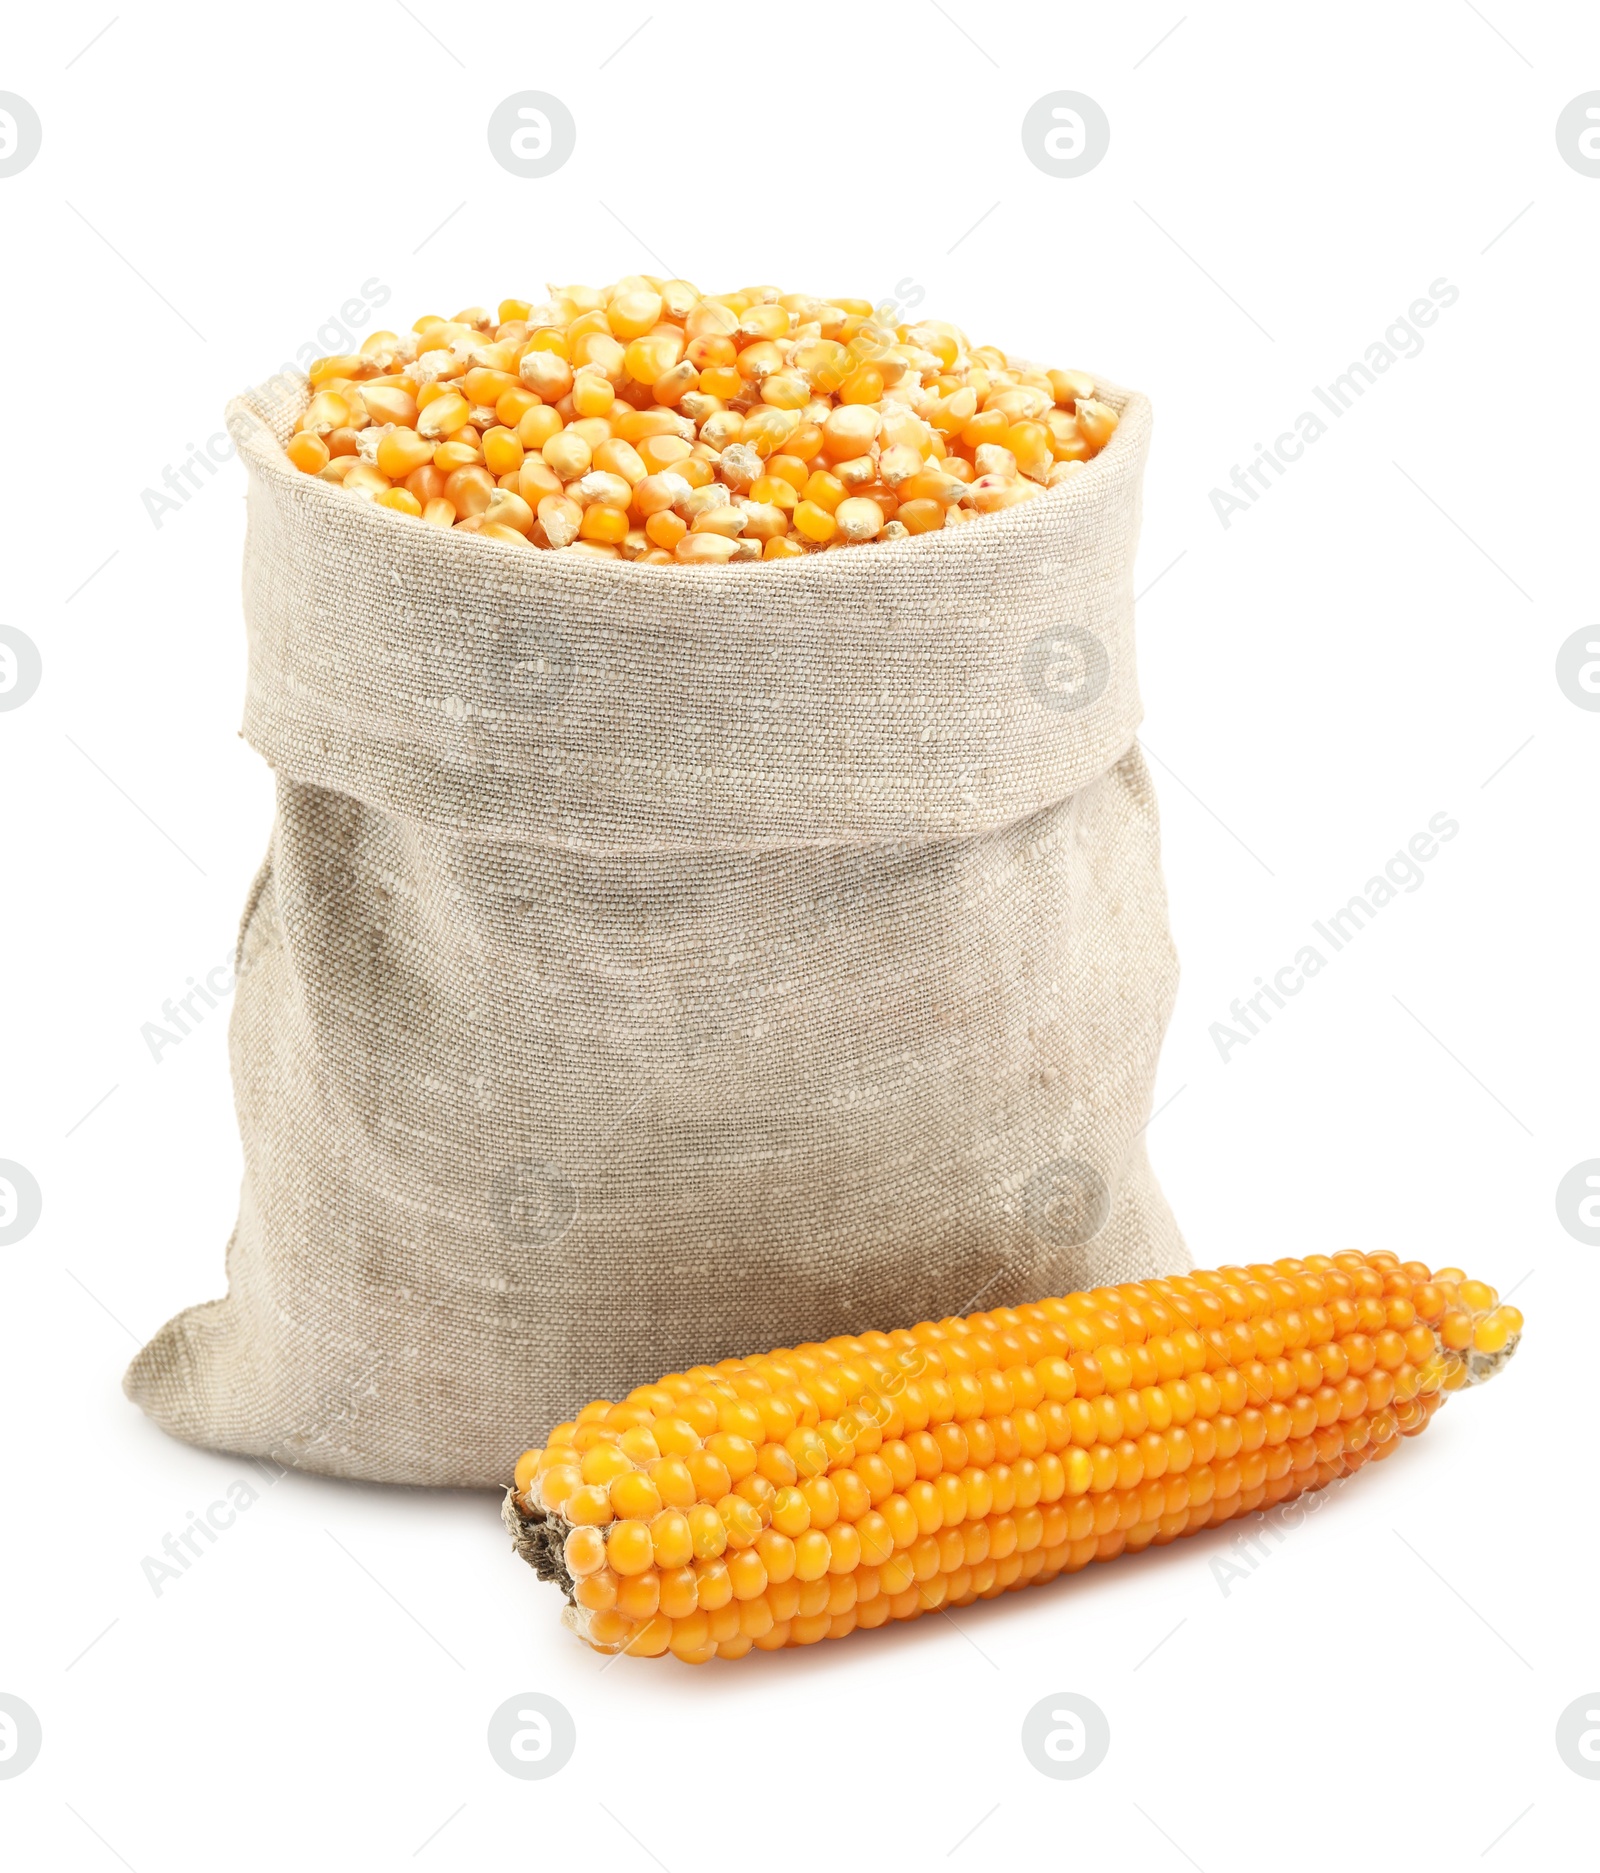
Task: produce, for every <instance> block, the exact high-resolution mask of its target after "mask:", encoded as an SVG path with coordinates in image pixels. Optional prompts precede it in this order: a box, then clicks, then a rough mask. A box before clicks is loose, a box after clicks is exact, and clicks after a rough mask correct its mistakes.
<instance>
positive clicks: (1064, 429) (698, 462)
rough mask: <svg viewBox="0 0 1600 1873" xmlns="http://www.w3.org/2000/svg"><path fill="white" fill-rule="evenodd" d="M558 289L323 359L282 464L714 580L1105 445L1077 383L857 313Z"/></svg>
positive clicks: (556, 542)
mask: <svg viewBox="0 0 1600 1873" xmlns="http://www.w3.org/2000/svg"><path fill="white" fill-rule="evenodd" d="M549 292H550V297H549V300H548V301H547V302H546V303H545V304H543V305H534V304H532V303H531V302H530V301H528V300H524V299H506V300H502V301H501V303H500V307H499V312H498V315H495V314H492V313H490V312H489V311H488V310H487V309H486V308H485V307H483V306H468V307H467V308H466V310H465V311H462V312H458V313H457V314H456V316H455V317H454V318H453V319H441V318H437V317H433V316H429V317H425V318H421V319H418V320H417V322H416V324H415V325H414V326H413V327H412V329H411V330H410V331H409V332H407V333H405V334H404V335H403V336H402V335H400V334H397V333H395V332H374V333H372V334H371V336H370V337H368V338H367V339H366V341H365V342H364V343H363V345H362V347H361V350H360V352H359V353H352V354H350V355H347V356H342V357H330V358H319V359H318V360H317V361H316V363H314V364H313V365H312V367H311V371H310V377H311V391H312V395H311V399H310V402H309V404H308V405H307V407H306V410H305V412H304V413H303V414H302V416H301V417H300V418H299V420H298V422H297V423H296V425H295V433H294V435H293V436H292V437H291V438H290V441H289V444H288V455H289V459H290V461H292V462H293V463H294V465H295V467H296V468H299V469H301V470H303V471H304V472H305V473H306V474H308V475H319V476H320V477H321V478H322V479H323V480H324V481H331V482H334V483H336V484H338V485H339V486H340V487H342V488H343V489H344V490H345V491H346V492H347V493H349V494H351V495H354V496H356V497H358V498H360V499H362V500H367V501H373V502H376V503H378V504H379V505H380V506H383V507H388V508H391V509H393V510H394V511H395V512H396V513H400V514H406V515H409V516H411V517H412V518H413V519H419V520H422V521H424V522H425V523H427V524H428V525H430V526H435V527H452V528H454V529H455V530H456V531H457V532H467V533H478V534H482V535H484V536H485V537H487V538H489V539H493V540H500V541H504V542H506V543H507V544H510V545H514V546H536V547H544V548H547V549H549V548H559V549H562V550H564V551H566V552H569V553H583V554H589V555H593V556H597V557H601V558H607V559H619V558H620V559H630V560H636V561H638V562H639V563H640V564H641V565H668V564H673V563H682V562H689V563H696V564H725V563H727V562H728V561H730V560H749V559H785V558H791V557H795V556H797V555H799V554H803V553H810V552H816V551H819V550H824V549H828V548H831V547H837V546H853V545H858V544H861V543H863V542H866V541H870V540H891V539H903V538H905V537H906V536H907V535H908V534H913V533H931V532H935V531H937V530H939V529H940V528H945V527H954V526H960V525H963V524H966V523H968V522H971V521H973V520H976V519H978V518H979V517H980V516H982V515H984V514H990V513H994V512H997V511H998V510H999V509H1001V508H1004V507H1011V506H1013V505H1015V504H1016V503H1017V502H1019V501H1027V500H1032V499H1033V498H1035V497H1036V496H1038V495H1040V494H1042V493H1044V492H1045V490H1046V489H1048V488H1053V487H1055V486H1056V485H1057V483H1059V482H1061V481H1064V480H1066V479H1067V478H1068V477H1069V476H1071V475H1075V474H1077V473H1079V472H1081V471H1082V469H1083V468H1084V466H1085V464H1086V463H1087V462H1088V461H1089V460H1090V459H1091V458H1092V457H1093V456H1095V455H1097V454H1098V453H1099V452H1100V450H1101V449H1103V448H1104V447H1105V446H1106V444H1107V442H1109V441H1110V439H1111V436H1112V433H1113V432H1114V431H1115V429H1116V426H1117V416H1116V412H1115V411H1114V410H1113V409H1112V408H1111V407H1110V406H1109V405H1108V404H1106V403H1104V402H1102V401H1100V400H1098V399H1097V398H1096V396H1095V386H1094V383H1093V381H1092V380H1091V379H1090V378H1088V377H1086V376H1084V375H1083V373H1081V372H1078V371H1041V370H1035V369H1032V368H1031V367H1024V366H1022V365H1020V364H1017V363H1014V362H1013V361H1012V360H1010V359H1009V358H1008V357H1007V356H1006V354H1005V353H1004V352H1003V351H999V350H996V349H995V348H994V347H993V346H990V345H978V346H974V345H970V344H969V343H968V341H967V338H966V336H965V334H964V333H963V332H962V331H961V330H960V329H959V328H958V327H957V326H954V325H949V324H946V323H945V322H944V321H943V320H939V319H923V320H920V321H918V322H917V323H915V324H899V323H895V322H893V321H894V319H895V308H894V307H892V306H887V305H886V306H883V307H879V308H876V309H875V308H874V307H873V306H872V304H871V302H870V301H868V300H865V299H837V298H836V299H816V298H812V297H810V296H809V295H807V294H804V293H781V292H779V291H778V289H777V288H776V287H774V286H750V287H746V288H744V289H743V290H742V291H740V292H735V293H715V294H702V293H701V292H700V291H699V289H698V288H697V287H694V286H692V285H690V284H689V282H688V281H687V280H658V279H654V278H652V277H649V276H647V275H643V274H632V275H630V276H629V277H628V278H626V279H622V280H618V281H617V282H616V284H615V285H614V286H608V287H605V288H603V289H597V288H594V287H588V286H562V287H554V286H553V287H551V288H550V289H549Z"/></svg>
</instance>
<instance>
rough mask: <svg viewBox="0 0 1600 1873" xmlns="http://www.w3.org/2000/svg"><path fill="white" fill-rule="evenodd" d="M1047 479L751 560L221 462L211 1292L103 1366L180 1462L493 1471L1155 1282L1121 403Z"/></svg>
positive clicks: (1150, 998) (1131, 520) (1153, 834)
mask: <svg viewBox="0 0 1600 1873" xmlns="http://www.w3.org/2000/svg"><path fill="white" fill-rule="evenodd" d="M1105 394H1106V395H1107V398H1108V400H1109V401H1111V402H1112V403H1113V404H1114V405H1115V406H1116V407H1117V408H1118V409H1119V410H1120V411H1121V413H1122V422H1121V427H1120V428H1119V429H1118V431H1117V434H1116V436H1115V438H1114V439H1113V441H1112V442H1111V444H1110V446H1109V447H1108V448H1107V449H1106V451H1105V452H1104V454H1103V455H1102V456H1101V457H1100V458H1099V459H1098V460H1097V461H1095V462H1094V463H1093V465H1092V466H1091V467H1089V468H1088V469H1087V470H1086V471H1085V472H1084V473H1083V474H1082V475H1081V476H1078V477H1076V478H1075V479H1073V480H1072V481H1070V482H1068V483H1067V484H1066V485H1065V486H1063V487H1062V488H1060V489H1057V490H1056V491H1054V492H1052V493H1051V494H1050V495H1048V496H1047V497H1045V498H1043V499H1040V500H1037V501H1034V502H1031V503H1028V504H1026V505H1023V506H1020V507H1016V508H1012V509H1010V510H1008V511H1006V512H1005V513H1003V514H1000V515H996V516H993V517H990V518H988V519H985V520H984V521H982V522H981V523H973V524H970V525H968V526H966V527H963V528H960V529H951V530H950V531H948V532H945V533H938V534H930V535H924V536H922V537H920V538H916V539H911V540H905V541H901V542H898V543H893V544H879V545H874V546H871V547H864V548H861V549H859V550H854V551H844V552H833V553H826V554H822V555H818V556H814V557H810V558H805V559H797V560H793V561H788V562H780V563H774V564H754V565H749V566H744V565H740V566H732V567H689V566H685V567H639V566H631V565H628V564H626V563H622V562H601V561H597V560H591V559H586V558H581V557H574V556H572V555H568V554H560V555H558V554H553V553H547V552H537V551H529V550H527V549H518V548H515V547H510V546H504V545H499V544H496V543H494V542H490V541H484V540H478V539H471V538H467V537H464V536H461V535H453V534H451V533H449V532H438V531H436V530H434V529H433V528H431V527H424V526H422V525H420V524H418V523H416V522H414V521H408V520H405V519H402V518H401V517H400V516H398V515H395V514H391V513H389V512H387V511H385V510H384V509H381V508H377V507H373V506H370V505H366V504H363V503H360V502H357V501H355V500H352V499H350V498H349V497H348V496H345V495H343V494H341V493H340V492H339V491H338V490H336V489H335V488H333V487H330V486H329V485H328V484H326V483H324V482H322V481H319V480H316V479H313V478H311V477H308V476H305V475H302V474H300V473H298V472H297V471H296V470H295V469H294V468H292V467H291V466H290V465H289V463H288V461H287V460H286V458H285V457H284V455H283V454H282V450H281V444H282V442H283V440H284V439H285V438H286V436H287V435H288V433H289V428H290V424H291V422H292V420H293V417H294V415H295V414H296V413H297V411H298V409H299V407H300V406H301V401H302V398H303V392H300V391H296V390H294V389H293V388H292V387H285V386H282V385H281V384H280V385H279V386H277V387H276V389H269V391H267V392H258V393H256V394H255V395H254V396H252V397H247V398H243V399H240V400H238V401H236V402H235V403H234V404H233V405H231V406H230V410H229V421H230V428H231V430H232V433H233V435H234V437H235V439H236V441H237V443H238V446H239V451H240V455H241V457H242V459H243V460H244V463H245V465H246V468H247V469H248V471H249V479H250V495H249V536H248V540H247V543H246V548H245V576H244V603H245V615H246V618H247V620H248V624H249V632H250V675H249V689H248V697H247V702H246V709H245V734H246V736H247V737H248V739H249V741H250V743H251V745H252V746H253V747H255V748H256V749H257V750H258V751H259V752H260V753H261V754H262V755H263V756H264V757H265V758H266V759H267V761H269V762H270V763H271V765H272V767H273V769H274V770H275V773H276V776H277V817H276V820H275V823H274V826H273V834H272V843H271V849H270V851H269V854H268V857H267V861H266V864H265V865H264V867H263V868H262V871H261V874H260V877H259V879H258V880H257V883H256V886H255V888H254V890H253V891H252V893H251V897H250V903H249V905H248V907H247V909H246V913H245V918H244V923H243V927H242V930H241V937H240V959H239V987H238V991H237V997H236V1006H235V1008H234V1011H233V1017H232V1041H231V1045H232V1061H233V1077H234V1085H235V1092H236V1097H237V1103H238V1113H239V1125H240V1131H241V1133H242V1135H243V1141H244V1163H245V1171H244V1188H243V1196H242V1200H241V1204H240V1211H239V1220H238V1225H237V1228H236V1230H235V1232H234V1236H233V1240H232V1242H231V1244H230V1246H229V1251H228V1284H229V1291H228V1295H227V1298H226V1299H225V1300H220V1301H212V1302H208V1303H207V1304H205V1305H204V1306H200V1307H195V1308H191V1309H190V1310H189V1311H188V1312H186V1313H183V1314H180V1315H179V1316H178V1317H177V1318H176V1319H174V1320H173V1321H171V1322H169V1324H168V1325H167V1326H166V1327H165V1328H163V1329H162V1331H161V1332H160V1333H158V1334H157V1335H156V1337H155V1338H154V1339H153V1340H152V1341H151V1342H150V1344H149V1345H148V1346H147V1347H146V1348H145V1349H144V1350H143V1351H142V1352H141V1353H140V1354H139V1356H138V1357H137V1358H136V1359H135V1361H134V1362H133V1365H132V1366H131V1367H130V1369H129V1372H128V1377H127V1389H128V1391H129V1393H130V1395H131V1396H132V1397H133V1398H135V1399H137V1400H138V1402H139V1403H140V1404H141V1405H143V1406H144V1408H145V1409H146V1410H147V1411H148V1412H149V1413H150V1414H151V1415H152V1416H153V1417H154V1418H155V1419H156V1420H157V1421H158V1422H159V1423H161V1424H162V1425H164V1426H165V1427H166V1428H167V1429H168V1430H170V1431H172V1432H174V1433H176V1434H177V1435H178V1436H180V1437H185V1438H189V1439H192V1440H193V1441H195V1442H197V1443H201V1444H206V1445H211V1446H216V1447H220V1448H223V1449H228V1450H237V1451H242V1452H250V1453H256V1454H265V1455H271V1456H274V1457H276V1458H277V1459H278V1460H279V1461H280V1462H284V1463H292V1464H298V1465H301V1466H303V1467H306V1468H310V1469H316V1470H322V1471H326V1472H330V1473H333V1474H335V1475H341V1476H356V1477H367V1478H373V1479H378V1480H385V1481H399V1482H412V1483H455V1484H473V1485H488V1484H500V1483H503V1482H504V1481H505V1479H506V1477H507V1475H508V1474H509V1471H510V1467H511V1465H512V1462H513V1460H514V1458H515V1456H516V1454H517V1452H518V1451H519V1450H520V1449H521V1448H522V1447H523V1446H524V1445H525V1444H527V1443H528V1442H530V1441H532V1440H534V1439H536V1438H537V1437H538V1436H539V1435H540V1434H541V1433H542V1432H543V1431H545V1430H546V1429H547V1428H548V1427H549V1426H550V1425H551V1424H552V1423H553V1422H554V1421H556V1420H557V1419H559V1418H561V1417H562V1416H564V1415H566V1414H568V1413H570V1412H571V1411H572V1410H573V1409H574V1408H576V1407H577V1406H579V1405H581V1404H583V1403H585V1402H586V1401H587V1400H589V1399H591V1398H596V1397H617V1396H620V1395H621V1394H622V1392H623V1391H624V1390H626V1389H627V1388H628V1387H629V1386H630V1385H633V1384H637V1383H640V1382H644V1381H648V1380H652V1379H654V1378H656V1377H657V1376H659V1375H660V1374H661V1373H663V1372H668V1371H674V1370H681V1369H682V1368H684V1367H685V1366H688V1365H691V1364H694V1363H696V1362H700V1361H715V1360H717V1359H719V1358H723V1357H725V1356H726V1355H728V1354H730V1353H740V1352H752V1351H761V1350H766V1349H767V1348H770V1347H773V1346H778V1345H792V1344H794V1343H796V1342H799V1341H804V1340H807V1339H814V1338H820V1337H824V1336H827V1335H830V1334H834V1333H840V1332H848V1331H851V1330H860V1329H864V1328H867V1327H895V1326H903V1325H910V1324H913V1323H914V1322H916V1321H917V1320H920V1319H924V1318H928V1317H938V1316H942V1315H945V1314H950V1313H961V1312H968V1311H971V1310H972V1308H974V1307H975V1306H979V1305H983V1306H991V1307H992V1306H999V1305H1001V1304H1003V1303H1009V1302H1015V1301H1020V1300H1025V1299H1029V1298H1034V1297H1037V1296H1040V1295H1043V1294H1047V1293H1060V1292H1064V1291H1066V1290H1068V1289H1071V1288H1077V1287H1089V1286H1093V1285H1095V1284H1098V1283H1109V1282H1113V1281H1120V1280H1131V1279H1136V1278H1138V1277H1141V1276H1146V1275H1151V1274H1156V1273H1168V1272H1172V1271H1175V1270H1178V1269H1181V1268H1183V1267H1186V1266H1187V1265H1188V1263H1187V1257H1186V1256H1185V1254H1184V1251H1183V1246H1182V1243H1181V1240H1180V1238H1179V1236H1178V1233H1177V1231H1176V1229H1175V1227H1174V1225H1173V1221H1172V1218H1171V1216H1170V1214H1169V1212H1168V1209H1167V1206H1166V1204H1165V1202H1164V1200H1163V1199H1162V1197H1161V1194H1160V1192H1159V1191H1158V1189H1157V1187H1156V1185H1155V1183H1154V1181H1153V1179H1152V1177H1151V1174H1150V1170H1149V1167H1148V1165H1147V1163H1146V1159H1145V1153H1144V1146H1143V1141H1142V1137H1141V1128H1142V1127H1143V1125H1144V1124H1145V1122H1146V1119H1147V1117H1148V1113H1149V1101H1150V1090H1151V1081H1152V1077H1153V1075H1154V1072H1155V1066H1156V1054H1157V1050H1158V1047H1159V1044H1160V1040H1161V1036H1162V1032H1163V1030H1164V1028H1165V1025H1166V1021H1167V1016H1168V1013H1169V1010H1170V1006H1171V1002H1172V997H1173V993H1174V988H1175V980H1176V966H1175V962H1174V958H1173V953H1172V947H1171V942H1170V939H1169V936H1168V931H1167V921H1166V905H1165V898H1164V893H1163V889H1162V883H1161V875H1160V869H1159V859H1158V843H1157V827H1156V809H1155V803H1154V800H1153V798H1152V794H1151V788H1150V782H1149V778H1148V775H1147V773H1146V770H1145V765H1144V762H1143V760H1142V758H1141V756H1140V753H1139V749H1138V747H1137V744H1136V743H1135V741H1134V731H1135V728H1136V726H1137V724H1138V721H1139V701H1138V693H1137V689H1136V686H1135V675H1134V654H1133V601H1132V568H1133V558H1134V545H1135V540H1136V536H1137V531H1138V524H1139V511H1140V477H1141V473H1142V469H1143V465H1144V459H1145V454H1146V450H1147V446H1148V441H1149V433H1150V411H1149V406H1148V405H1147V403H1146V402H1145V400H1144V399H1143V398H1142V397H1140V396H1137V395H1134V394H1131V393H1119V392H1116V391H1108V392H1106V393H1105Z"/></svg>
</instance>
